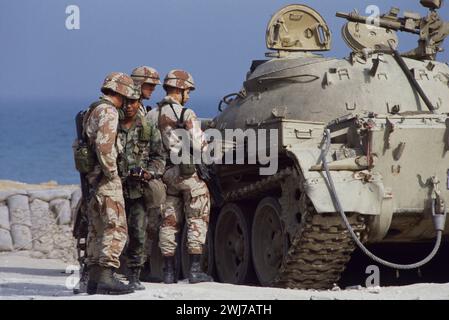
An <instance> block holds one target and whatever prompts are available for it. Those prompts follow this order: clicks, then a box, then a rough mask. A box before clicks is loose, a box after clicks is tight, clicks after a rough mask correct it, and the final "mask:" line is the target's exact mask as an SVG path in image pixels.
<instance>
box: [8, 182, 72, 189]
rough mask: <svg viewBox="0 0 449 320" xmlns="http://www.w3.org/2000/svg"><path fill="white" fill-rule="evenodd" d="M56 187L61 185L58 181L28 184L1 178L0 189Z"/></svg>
mask: <svg viewBox="0 0 449 320" xmlns="http://www.w3.org/2000/svg"><path fill="white" fill-rule="evenodd" d="M56 187H61V186H60V185H58V183H57V182H56V181H48V182H43V183H40V184H28V183H23V182H17V181H11V180H0V191H6V190H44V189H53V188H56ZM64 187H73V188H75V187H76V186H75V185H64Z"/></svg>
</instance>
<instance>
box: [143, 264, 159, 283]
mask: <svg viewBox="0 0 449 320" xmlns="http://www.w3.org/2000/svg"><path fill="white" fill-rule="evenodd" d="M152 273H153V272H152V271H151V264H150V262H149V261H147V262H145V264H144V265H143V269H142V271H141V272H140V278H139V279H140V281H142V282H152V283H159V282H162V279H161V278H160V277H156V276H155V275H153V274H152Z"/></svg>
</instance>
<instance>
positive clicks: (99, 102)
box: [83, 99, 115, 141]
mask: <svg viewBox="0 0 449 320" xmlns="http://www.w3.org/2000/svg"><path fill="white" fill-rule="evenodd" d="M102 104H108V105H110V106H113V107H114V108H115V105H114V104H113V103H112V102H111V101H109V100H106V99H100V100H98V101H95V102H94V103H92V104H91V105H90V106H89V107H88V108H87V110H86V111H85V113H84V117H83V137H84V139H85V140H86V141H87V135H86V122H87V120H88V119H89V117H90V115H91V114H92V112H93V111H94V110H95V108H97V107H98V106H99V105H102Z"/></svg>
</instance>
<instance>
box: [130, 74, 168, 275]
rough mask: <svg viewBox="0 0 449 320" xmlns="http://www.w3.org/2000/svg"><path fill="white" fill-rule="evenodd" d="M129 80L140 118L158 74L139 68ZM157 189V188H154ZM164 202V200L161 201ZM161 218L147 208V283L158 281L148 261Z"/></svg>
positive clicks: (156, 209)
mask: <svg viewBox="0 0 449 320" xmlns="http://www.w3.org/2000/svg"><path fill="white" fill-rule="evenodd" d="M131 78H133V80H134V83H135V84H136V85H137V86H140V89H141V96H140V101H139V102H140V106H139V114H140V115H141V116H145V115H146V113H147V110H148V111H149V110H151V107H149V106H147V107H146V108H145V107H144V106H143V100H149V99H150V98H151V95H152V94H153V92H154V90H155V88H156V86H157V85H160V84H161V81H160V76H159V73H158V72H157V70H156V69H154V68H151V67H147V66H141V67H137V68H135V69H134V70H133V71H132V73H131ZM156 187H157V186H156ZM159 187H161V186H159ZM161 200H164V202H165V195H164V198H163V199H161ZM160 218H161V211H160V208H149V210H148V223H147V235H146V236H147V239H146V248H145V251H146V253H147V255H148V258H147V261H146V262H145V264H144V267H143V270H142V271H143V272H142V275H141V277H140V280H142V281H148V282H159V281H160V279H158V278H156V277H154V276H153V275H152V272H151V265H150V261H149V259H151V254H152V248H153V242H154V241H157V237H158V236H157V232H158V229H159V223H160Z"/></svg>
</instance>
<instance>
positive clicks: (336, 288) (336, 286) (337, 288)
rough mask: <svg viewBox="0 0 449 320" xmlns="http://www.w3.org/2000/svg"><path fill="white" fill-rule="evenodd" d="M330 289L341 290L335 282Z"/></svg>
mask: <svg viewBox="0 0 449 320" xmlns="http://www.w3.org/2000/svg"><path fill="white" fill-rule="evenodd" d="M331 291H341V288H340V287H339V286H338V285H337V284H336V283H334V286H333V287H332V289H331Z"/></svg>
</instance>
